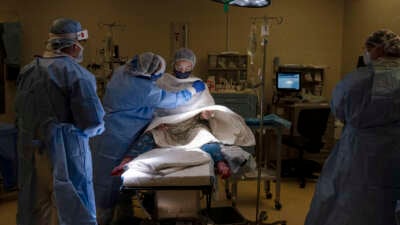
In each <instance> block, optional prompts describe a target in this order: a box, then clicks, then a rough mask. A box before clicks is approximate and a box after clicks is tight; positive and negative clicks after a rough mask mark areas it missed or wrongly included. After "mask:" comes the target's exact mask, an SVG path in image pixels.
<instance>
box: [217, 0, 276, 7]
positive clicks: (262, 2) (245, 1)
mask: <svg viewBox="0 0 400 225" xmlns="http://www.w3.org/2000/svg"><path fill="white" fill-rule="evenodd" d="M213 1H214V2H219V3H223V4H224V5H225V6H224V7H225V8H227V7H228V5H233V6H239V7H249V8H261V7H267V6H269V5H270V4H271V0H213Z"/></svg>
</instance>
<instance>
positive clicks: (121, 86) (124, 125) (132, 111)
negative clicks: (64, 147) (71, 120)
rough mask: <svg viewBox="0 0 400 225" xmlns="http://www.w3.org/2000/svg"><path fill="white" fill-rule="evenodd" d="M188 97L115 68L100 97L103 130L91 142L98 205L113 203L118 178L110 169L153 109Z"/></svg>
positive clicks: (103, 206) (147, 121)
mask: <svg viewBox="0 0 400 225" xmlns="http://www.w3.org/2000/svg"><path fill="white" fill-rule="evenodd" d="M190 98H191V94H190V92H188V91H187V90H182V91H178V92H167V91H164V90H162V89H160V88H159V87H158V86H157V85H156V83H155V81H151V80H149V79H146V78H143V77H141V76H140V74H132V73H131V72H129V71H127V68H126V66H125V65H124V66H121V67H119V68H118V69H117V70H116V71H115V72H114V74H113V76H112V79H111V80H110V82H109V83H108V84H107V88H106V93H105V95H104V99H103V105H104V109H105V110H106V116H105V118H104V120H105V126H106V130H105V132H104V133H103V134H102V135H100V136H97V137H95V138H94V139H93V140H91V142H90V143H91V146H92V149H93V151H92V154H93V167H94V173H93V180H94V188H95V196H96V205H97V207H99V208H102V209H108V208H113V207H114V206H115V204H116V201H117V197H118V192H119V188H120V185H121V180H120V179H121V178H120V177H112V176H111V171H112V169H113V168H114V167H115V166H117V165H119V163H120V162H121V160H122V158H123V157H124V156H125V154H126V153H127V152H128V149H129V146H130V144H131V143H133V142H134V141H135V139H136V138H137V137H138V136H139V135H140V134H141V133H142V131H143V129H144V128H145V127H146V126H147V125H148V123H149V122H150V121H151V120H152V118H153V113H154V110H155V109H156V108H175V107H177V106H179V105H182V104H184V103H185V102H187V101H189V100H190Z"/></svg>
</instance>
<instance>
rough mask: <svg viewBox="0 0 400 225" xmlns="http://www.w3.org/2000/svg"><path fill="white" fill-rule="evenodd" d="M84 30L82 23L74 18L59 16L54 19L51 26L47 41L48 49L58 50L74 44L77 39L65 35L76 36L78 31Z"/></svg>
mask: <svg viewBox="0 0 400 225" xmlns="http://www.w3.org/2000/svg"><path fill="white" fill-rule="evenodd" d="M80 31H82V27H81V24H80V23H79V22H78V21H76V20H72V19H67V18H59V19H56V20H54V21H53V23H52V25H51V27H50V34H49V39H48V41H47V43H48V44H47V46H46V49H47V50H58V49H62V48H67V47H69V46H72V45H73V44H74V43H75V42H76V41H77V39H76V37H75V38H70V37H65V35H69V34H71V35H72V36H76V35H73V34H76V33H77V32H80Z"/></svg>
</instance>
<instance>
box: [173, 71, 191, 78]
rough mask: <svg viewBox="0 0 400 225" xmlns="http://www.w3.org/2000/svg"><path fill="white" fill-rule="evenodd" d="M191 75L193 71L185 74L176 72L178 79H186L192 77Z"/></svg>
mask: <svg viewBox="0 0 400 225" xmlns="http://www.w3.org/2000/svg"><path fill="white" fill-rule="evenodd" d="M191 73H192V71H187V72H184V73H182V72H180V71H177V70H175V71H174V74H175V77H176V78H178V79H186V78H188V77H189V76H190V74H191Z"/></svg>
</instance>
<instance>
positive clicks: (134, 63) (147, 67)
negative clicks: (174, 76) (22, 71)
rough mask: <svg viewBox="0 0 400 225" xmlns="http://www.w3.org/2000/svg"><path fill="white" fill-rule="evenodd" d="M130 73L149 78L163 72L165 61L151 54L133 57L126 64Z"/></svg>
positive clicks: (146, 53)
mask: <svg viewBox="0 0 400 225" xmlns="http://www.w3.org/2000/svg"><path fill="white" fill-rule="evenodd" d="M128 66H129V67H128V69H129V70H130V71H131V72H134V73H138V74H140V75H144V76H148V77H151V76H152V75H158V74H162V73H164V71H165V60H164V58H163V57H161V56H159V55H157V54H154V53H152V52H145V53H142V54H139V55H135V56H134V57H133V59H132V60H131V61H130V62H129V63H128Z"/></svg>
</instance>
